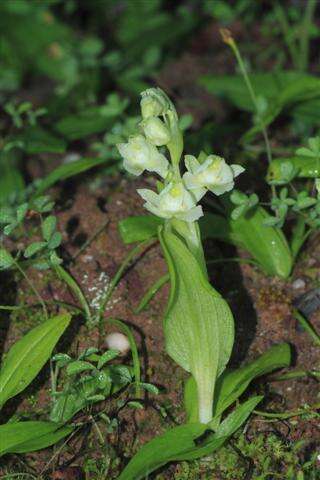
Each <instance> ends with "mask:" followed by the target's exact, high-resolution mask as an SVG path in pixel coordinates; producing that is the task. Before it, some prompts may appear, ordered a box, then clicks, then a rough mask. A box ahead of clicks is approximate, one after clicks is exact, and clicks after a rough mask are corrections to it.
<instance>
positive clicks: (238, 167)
mask: <svg viewBox="0 0 320 480" xmlns="http://www.w3.org/2000/svg"><path fill="white" fill-rule="evenodd" d="M230 167H231V168H232V171H233V175H234V176H235V177H237V176H238V175H240V173H242V172H244V171H245V168H243V167H242V166H241V165H236V164H233V165H230Z"/></svg>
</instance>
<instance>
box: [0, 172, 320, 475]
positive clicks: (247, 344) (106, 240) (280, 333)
mask: <svg viewBox="0 0 320 480" xmlns="http://www.w3.org/2000/svg"><path fill="white" fill-rule="evenodd" d="M152 182H153V180H151V179H146V180H145V182H144V183H145V185H146V184H149V186H150V183H152ZM139 186H141V185H140V184H139ZM136 187H137V183H135V182H131V183H129V182H128V181H126V180H122V181H121V183H120V185H119V186H118V187H117V190H116V191H114V192H113V193H111V191H109V192H108V190H101V191H99V192H94V193H92V192H91V191H90V190H89V189H88V188H87V187H86V186H84V185H81V186H79V187H78V188H77V190H76V191H74V192H73V195H72V201H70V199H69V200H68V202H67V204H65V203H63V202H62V203H61V204H60V205H58V207H57V216H58V219H59V228H60V230H61V231H62V232H63V235H64V248H65V251H64V253H63V254H64V256H65V257H66V259H68V258H69V260H70V258H71V257H72V256H73V255H75V254H76V252H77V251H78V250H79V247H80V246H81V244H82V243H83V242H84V241H85V240H86V239H87V238H89V237H91V236H92V234H93V233H94V232H95V231H96V230H97V229H99V227H100V226H101V225H102V224H103V223H104V222H106V220H109V223H108V225H107V226H106V228H105V229H104V230H103V231H102V233H101V234H100V235H99V236H98V237H97V238H96V239H95V240H94V241H92V243H91V244H90V245H89V246H88V248H87V249H86V250H85V251H84V252H83V253H82V254H81V255H79V256H78V257H77V259H76V261H75V262H74V263H72V262H71V263H70V261H69V270H70V272H71V273H72V274H73V275H74V277H75V278H76V279H77V281H78V282H79V284H80V285H81V287H82V289H83V291H84V293H85V294H86V296H87V297H88V299H89V300H91V302H93V304H95V302H96V301H97V296H99V291H100V290H101V288H103V286H104V283H103V282H104V280H105V279H107V280H108V279H110V278H112V276H113V275H114V273H115V272H116V270H117V268H118V267H119V265H120V263H121V261H122V260H123V259H124V257H125V256H126V254H127V253H128V251H129V250H130V248H131V247H130V246H124V245H123V244H122V242H121V239H120V237H119V233H118V228H117V225H118V221H119V220H121V219H122V218H125V217H127V216H128V215H136V214H139V213H143V210H142V206H141V202H140V200H139V198H138V195H137V194H136ZM101 199H103V200H104V199H106V202H102V200H101ZM214 248H216V247H215V246H213V245H210V244H209V245H208V251H209V252H212V251H213V250H214ZM219 248H222V250H223V249H224V247H223V246H222V245H220V246H219ZM305 257H306V258H305V260H303V261H302V262H301V264H299V265H298V267H297V268H296V273H295V274H294V275H293V278H292V280H290V281H288V282H283V281H280V280H278V279H272V278H267V277H265V276H264V275H263V274H262V273H261V272H259V271H258V270H257V269H255V268H253V267H251V266H248V265H241V267H239V266H238V265H231V264H224V266H217V267H215V268H214V269H212V270H211V276H212V279H213V281H214V285H215V287H216V288H217V289H218V290H220V291H221V292H222V293H223V295H224V296H225V298H226V299H227V300H228V302H229V303H230V305H231V308H232V310H233V312H234V317H235V322H236V325H237V341H236V343H235V348H234V355H233V361H232V363H233V364H239V362H243V361H247V360H248V359H251V358H255V357H256V356H257V355H258V354H260V353H262V352H264V351H265V350H266V349H267V348H268V347H269V346H270V345H272V344H274V343H279V342H281V341H287V342H290V343H291V345H292V347H293V351H294V364H295V367H296V368H297V369H304V370H308V369H313V368H317V367H319V358H320V355H319V348H317V347H315V346H314V345H313V343H312V341H311V340H310V338H309V336H308V334H306V333H305V332H303V331H302V330H301V329H300V328H298V326H297V322H296V320H295V319H294V317H293V315H292V299H293V297H294V296H297V295H298V294H301V293H302V292H303V291H304V290H307V289H308V288H310V287H311V286H312V285H313V284H314V279H311V278H310V277H308V276H307V275H306V274H304V275H303V277H302V272H305V271H307V272H308V268H307V267H308V266H309V268H310V266H312V268H313V269H314V268H315V267H317V268H318V266H319V247H317V246H314V245H313V246H312V250H311V252H310V253H308V254H306V255H305ZM66 263H67V264H68V261H66ZM314 271H315V270H313V272H314ZM318 271H319V270H318ZM165 272H166V265H165V262H164V260H163V258H162V255H161V251H160V248H159V246H157V245H156V246H153V247H151V248H149V249H148V251H147V252H146V253H145V254H144V255H143V256H141V258H140V259H139V260H138V261H137V262H136V263H135V265H133V266H132V267H131V268H130V269H129V270H128V272H127V273H126V274H125V275H124V277H123V278H122V280H121V281H120V283H119V285H118V287H117V288H116V290H115V292H114V294H113V296H112V299H111V301H110V303H109V305H108V306H107V310H106V320H107V319H108V316H110V317H115V318H119V319H122V320H123V321H125V322H127V323H128V325H130V326H132V329H133V332H134V335H135V338H136V340H137V343H138V345H139V349H140V352H141V357H142V367H143V376H144V378H146V379H147V380H148V381H151V382H152V383H154V384H156V385H159V386H160V387H161V393H160V395H159V396H157V397H156V398H150V399H149V406H147V408H146V409H144V410H129V409H124V410H122V411H121V412H120V414H119V420H120V430H119V432H118V434H116V433H112V434H107V435H106V437H107V442H108V444H109V445H110V448H113V449H114V451H115V452H116V453H117V454H120V456H122V457H123V455H124V456H131V455H132V453H133V451H135V450H136V449H137V447H138V446H139V444H141V443H144V442H145V441H147V440H149V439H150V438H152V437H154V436H155V435H156V434H157V433H159V432H161V431H163V429H164V428H167V427H169V426H172V425H173V424H174V423H175V422H181V421H182V420H183V412H182V407H181V405H182V383H183V378H184V377H185V374H184V372H183V371H182V370H181V369H180V368H179V367H177V366H176V365H175V364H174V362H173V361H171V360H170V358H169V357H168V356H167V355H166V354H165V352H164V341H163V333H162V313H163V311H164V308H165V305H166V299H167V295H168V287H167V286H165V287H164V288H163V289H162V290H161V291H160V292H159V293H158V294H157V295H156V296H155V298H154V299H153V300H152V301H151V303H150V305H149V307H148V308H147V309H146V310H145V311H144V312H142V313H141V314H139V315H135V314H134V313H133V309H134V307H136V306H137V304H138V302H139V300H140V299H141V297H142V295H143V294H144V292H145V291H146V290H147V289H148V288H149V287H150V286H151V285H152V284H153V283H154V282H155V281H156V280H157V279H158V278H159V277H160V276H161V275H163V274H164V273H165ZM30 275H32V276H33V279H34V281H35V282H37V285H38V288H41V289H42V290H41V293H42V295H43V296H44V297H45V298H46V299H48V300H49V299H51V300H53V299H55V300H58V299H59V300H64V301H67V302H73V303H74V302H75V300H74V299H73V298H72V296H71V294H70V292H68V289H67V288H66V287H65V286H62V285H61V283H60V282H58V281H57V280H56V279H54V278H53V277H52V276H51V275H50V278H49V281H48V279H46V278H45V275H44V273H34V272H31V271H30ZM295 278H303V280H304V282H305V284H304V286H303V288H302V289H301V288H300V289H299V290H298V291H297V290H296V289H294V288H293V286H292V284H293V280H294V279H295ZM25 289H26V286H25V285H24V284H23V283H22V284H20V285H19V288H18V293H17V295H18V301H19V298H21V299H22V298H23V297H25V295H23V294H22V292H23V291H24V290H25ZM25 301H26V299H25ZM27 301H30V302H33V299H32V297H28V298H27ZM40 316H41V315H40ZM24 320H27V321H24ZM38 321H39V315H38V318H37V315H36V316H35V317H32V318H31V319H30V315H29V316H28V315H22V316H19V317H18V316H16V320H15V321H12V323H11V325H10V328H9V331H8V335H7V339H6V343H5V350H7V349H8V348H9V346H10V345H11V344H12V343H13V342H14V341H15V340H16V339H17V338H19V337H20V336H21V335H22V334H23V333H25V332H26V331H27V330H28V329H29V328H30V327H31V325H32V324H35V323H36V322H38ZM311 321H312V322H313V325H314V326H315V328H318V329H319V330H320V316H319V313H318V314H315V315H314V316H313V318H312V319H311ZM111 330H114V327H111V326H110V325H108V322H107V321H106V323H105V334H107V332H109V331H111ZM102 340H103V339H102ZM98 342H99V335H98V331H97V329H94V328H93V329H90V330H88V329H87V328H86V327H85V326H83V325H82V326H79V325H74V326H73V329H71V331H70V332H69V337H68V339H67V341H65V342H64V343H65V345H64V348H65V351H68V352H70V351H71V352H73V353H76V351H79V350H80V349H82V348H84V347H87V346H96V345H98ZM102 345H103V344H102ZM62 347H63V343H62V344H61V346H60V347H59V351H61V350H62ZM46 378H47V377H46V375H45V374H44V375H43V378H41V379H40V382H38V384H37V386H36V387H34V386H33V387H32V388H31V389H28V390H27V392H26V394H24V395H21V396H20V399H19V401H18V402H17V401H16V400H15V401H13V402H12V404H11V402H8V404H7V406H6V409H5V411H4V416H6V415H8V414H9V413H10V414H12V413H13V412H14V411H15V410H16V407H17V406H18V412H20V413H22V412H24V414H27V415H28V413H27V412H30V411H32V412H34V410H36V412H37V413H36V415H44V414H45V412H46V411H47V410H48V402H49V395H48V381H47V380H46ZM255 389H256V390H257V389H258V390H259V391H262V392H264V393H265V394H266V400H265V403H264V405H263V406H262V407H261V408H264V409H268V410H271V411H285V410H288V409H295V408H299V407H301V406H302V405H303V404H306V403H308V404H309V405H311V404H315V403H316V402H317V400H318V398H317V397H318V393H319V388H318V383H317V382H316V381H315V380H313V379H308V378H303V379H300V380H290V381H285V382H279V381H277V382H271V381H269V382H268V383H266V381H265V379H263V380H261V381H260V382H257V384H256V387H255ZM30 394H34V395H35V398H36V400H35V409H34V405H32V401H31V400H30ZM110 405H113V404H112V402H111V404H110ZM160 405H161V406H162V407H165V409H166V412H167V416H166V417H165V418H163V417H162V416H161V415H160V413H159V406H160ZM111 411H112V408H111ZM294 420H295V422H293V423H291V424H290V432H289V433H288V432H287V433H286V435H287V438H288V439H292V440H296V439H298V438H300V437H303V438H306V439H308V438H312V439H313V440H316V439H318V440H320V428H319V425H318V424H317V422H316V420H313V419H308V420H301V418H300V417H295V418H294ZM273 425H274V428H279V429H280V430H281V428H282V427H281V424H279V422H278V423H275V424H273ZM279 425H280V426H279ZM251 428H252V429H254V430H255V429H256V430H257V431H259V430H261V429H262V430H263V429H264V428H265V427H264V423H263V421H262V419H261V418H260V417H259V418H255V419H254V420H253V421H252V426H251ZM268 428H270V425H268ZM120 433H121V435H120ZM91 438H92V437H91ZM91 441H92V440H90V441H89V443H88V446H87V447H89V445H91V443H90V442H91ZM77 450H79V452H81V455H80V456H78V455H75V457H73V455H74V453H75V451H77ZM84 451H86V450H84ZM90 454H91V456H92V457H97V458H99V455H100V454H99V452H97V451H96V449H93V451H91V452H90ZM51 456H52V449H48V450H46V451H43V452H41V453H35V454H30V455H27V456H26V461H27V462H28V463H30V462H31V464H32V463H33V462H36V470H37V472H38V473H39V471H41V469H42V468H44V467H45V466H46V464H47V462H48V461H49V460H50V458H51ZM83 456H84V453H83V447H81V442H80V438H77V439H76V440H71V441H70V445H69V447H68V446H67V447H65V449H64V451H63V455H62V456H61V457H59V456H58V457H57V458H56V459H55V462H53V466H54V467H55V468H54V470H55V471H56V470H57V469H58V465H60V466H61V465H64V464H65V462H68V461H69V460H73V464H74V465H81V457H83ZM8 462H9V464H10V458H9V459H8ZM55 475H56V476H53V477H52V478H60V477H59V476H57V475H58V473H57V472H56V473H55ZM63 478H64V477H63ZM65 478H68V477H67V476H66V477H65ZM75 478H76V477H75ZM168 478H171V477H170V476H169V477H168Z"/></svg>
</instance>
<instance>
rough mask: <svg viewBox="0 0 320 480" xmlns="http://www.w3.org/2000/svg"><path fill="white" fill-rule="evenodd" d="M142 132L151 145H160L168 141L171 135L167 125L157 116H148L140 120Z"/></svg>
mask: <svg viewBox="0 0 320 480" xmlns="http://www.w3.org/2000/svg"><path fill="white" fill-rule="evenodd" d="M141 126H142V128H143V131H144V134H145V136H146V137H147V139H148V140H149V142H151V143H152V144H153V145H157V146H158V147H161V146H162V145H167V143H169V142H170V139H171V135H170V131H169V129H168V127H167V126H166V125H165V124H164V122H163V121H162V120H160V118H158V117H149V118H147V119H146V120H144V121H143V122H141Z"/></svg>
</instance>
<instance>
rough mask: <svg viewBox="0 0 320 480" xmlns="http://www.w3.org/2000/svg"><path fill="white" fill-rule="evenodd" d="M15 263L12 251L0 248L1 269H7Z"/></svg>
mask: <svg viewBox="0 0 320 480" xmlns="http://www.w3.org/2000/svg"><path fill="white" fill-rule="evenodd" d="M13 264H14V258H13V256H12V255H11V253H10V252H8V251H7V250H5V249H4V248H0V270H6V269H7V268H10V267H12V265H13Z"/></svg>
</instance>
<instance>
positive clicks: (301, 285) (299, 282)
mask: <svg viewBox="0 0 320 480" xmlns="http://www.w3.org/2000/svg"><path fill="white" fill-rule="evenodd" d="M305 286H306V282H305V281H304V280H302V278H297V280H295V281H294V282H293V284H292V288H294V289H295V290H299V289H300V288H304V287H305Z"/></svg>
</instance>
